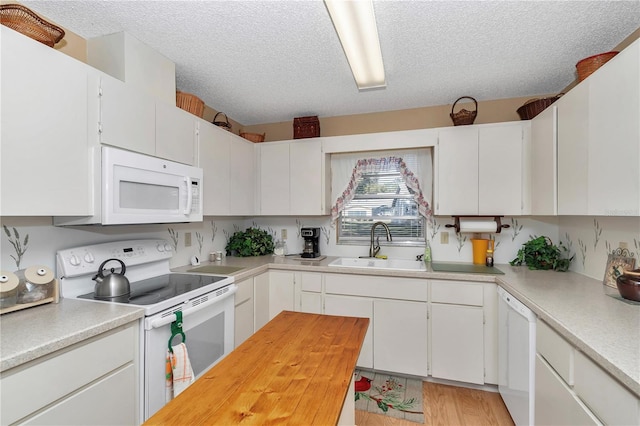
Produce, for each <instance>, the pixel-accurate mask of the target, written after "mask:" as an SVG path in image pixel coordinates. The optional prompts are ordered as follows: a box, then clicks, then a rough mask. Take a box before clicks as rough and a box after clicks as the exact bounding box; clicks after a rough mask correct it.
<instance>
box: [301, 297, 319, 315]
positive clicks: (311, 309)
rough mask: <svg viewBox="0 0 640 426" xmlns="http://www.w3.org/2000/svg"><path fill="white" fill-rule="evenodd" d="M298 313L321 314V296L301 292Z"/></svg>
mask: <svg viewBox="0 0 640 426" xmlns="http://www.w3.org/2000/svg"><path fill="white" fill-rule="evenodd" d="M300 312H307V313H310V314H321V313H322V294H321V293H312V292H309V291H303V292H301V293H300Z"/></svg>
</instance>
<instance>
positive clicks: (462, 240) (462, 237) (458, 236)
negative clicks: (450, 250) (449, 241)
mask: <svg viewBox="0 0 640 426" xmlns="http://www.w3.org/2000/svg"><path fill="white" fill-rule="evenodd" d="M456 239H457V240H458V253H460V251H461V250H462V247H464V244H465V243H466V242H467V236H466V235H462V232H458V233H457V234H456Z"/></svg>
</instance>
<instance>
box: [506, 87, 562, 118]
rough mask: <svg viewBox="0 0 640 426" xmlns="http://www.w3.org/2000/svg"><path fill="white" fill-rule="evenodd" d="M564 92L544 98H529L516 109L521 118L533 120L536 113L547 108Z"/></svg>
mask: <svg viewBox="0 0 640 426" xmlns="http://www.w3.org/2000/svg"><path fill="white" fill-rule="evenodd" d="M562 95H563V93H560V94H558V95H556V96H552V97H550V98H543V99H529V100H528V101H527V102H525V103H524V105H522V106H521V107H520V108H518V109H517V110H516V112H517V113H518V115H519V116H520V119H521V120H531V119H532V118H533V117H535V116H536V115H538V114H540V113H541V112H542V111H544V110H545V109H547V108H548V107H549V106H550V105H551V104H552V103H554V102H555V101H557V100H558V99H560V96H562Z"/></svg>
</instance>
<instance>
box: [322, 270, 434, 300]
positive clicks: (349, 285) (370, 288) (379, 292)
mask: <svg viewBox="0 0 640 426" xmlns="http://www.w3.org/2000/svg"><path fill="white" fill-rule="evenodd" d="M427 284H428V281H426V280H421V279H417V278H394V277H376V276H369V275H341V274H326V275H325V277H324V285H325V292H326V293H329V294H343V295H348V296H365V297H379V298H383V299H397V300H415V301H419V302H426V301H427V287H428V285H427Z"/></svg>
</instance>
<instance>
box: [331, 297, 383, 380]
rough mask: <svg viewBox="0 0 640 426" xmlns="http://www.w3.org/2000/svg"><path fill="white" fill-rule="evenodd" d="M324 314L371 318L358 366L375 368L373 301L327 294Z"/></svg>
mask: <svg viewBox="0 0 640 426" xmlns="http://www.w3.org/2000/svg"><path fill="white" fill-rule="evenodd" d="M324 313H325V314H327V315H343V316H348V317H360V318H369V320H370V321H369V328H367V334H366V335H365V336H364V342H363V343H362V349H361V350H360V356H359V357H358V362H357V363H356V365H357V366H358V367H362V368H373V300H372V299H367V298H363V297H350V296H336V295H333V294H327V295H325V296H324Z"/></svg>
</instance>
